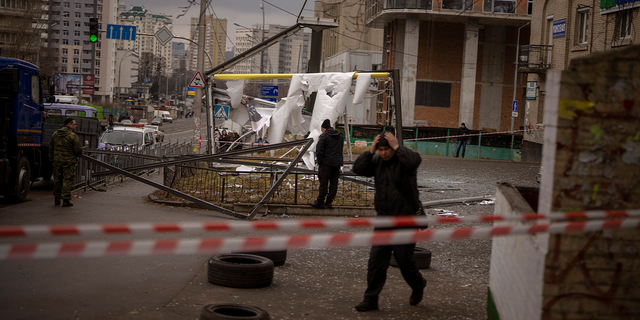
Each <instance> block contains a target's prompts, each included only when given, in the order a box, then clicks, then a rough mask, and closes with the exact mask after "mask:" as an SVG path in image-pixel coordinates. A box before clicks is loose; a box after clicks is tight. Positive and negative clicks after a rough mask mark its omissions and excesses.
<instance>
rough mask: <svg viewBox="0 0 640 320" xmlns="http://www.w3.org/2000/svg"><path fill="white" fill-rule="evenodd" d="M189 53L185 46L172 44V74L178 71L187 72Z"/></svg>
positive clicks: (178, 43) (179, 43)
mask: <svg viewBox="0 0 640 320" xmlns="http://www.w3.org/2000/svg"><path fill="white" fill-rule="evenodd" d="M188 55H189V52H188V51H187V49H185V44H184V43H181V42H173V43H172V44H171V69H172V73H175V72H176V71H178V70H183V71H184V70H187V58H188Z"/></svg>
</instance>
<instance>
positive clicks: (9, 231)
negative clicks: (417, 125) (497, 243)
mask: <svg viewBox="0 0 640 320" xmlns="http://www.w3.org/2000/svg"><path fill="white" fill-rule="evenodd" d="M631 217H640V209H636V210H617V211H613V210H611V211H586V212H565V213H555V214H538V213H530V214H523V215H517V216H502V215H483V216H470V217H464V218H459V217H414V216H400V217H378V218H355V219H310V220H295V219H291V220H270V221H221V222H182V223H127V224H78V225H26V226H0V239H1V238H16V237H23V238H35V237H53V236H80V235H82V236H96V235H114V234H130V235H143V234H155V233H183V232H215V231H259V230H308V229H329V228H366V227H379V228H385V227H387V228H388V227H418V226H426V225H431V224H438V223H461V222H494V221H535V220H543V219H548V220H554V221H559V220H578V219H591V220H593V219H608V218H631Z"/></svg>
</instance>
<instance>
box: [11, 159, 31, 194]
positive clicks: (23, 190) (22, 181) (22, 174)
mask: <svg viewBox="0 0 640 320" xmlns="http://www.w3.org/2000/svg"><path fill="white" fill-rule="evenodd" d="M11 176H12V180H11V181H13V182H14V184H13V186H12V187H11V190H10V191H9V193H8V194H6V195H5V198H7V200H9V201H10V202H23V201H24V200H25V199H27V194H28V193H29V187H30V186H31V167H30V166H29V160H28V159H27V158H24V157H20V159H19V160H18V166H17V167H16V171H15V172H14V173H13V174H12V175H11Z"/></svg>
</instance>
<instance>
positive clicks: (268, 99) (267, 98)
mask: <svg viewBox="0 0 640 320" xmlns="http://www.w3.org/2000/svg"><path fill="white" fill-rule="evenodd" d="M262 100H267V101H271V102H278V98H272V97H262Z"/></svg>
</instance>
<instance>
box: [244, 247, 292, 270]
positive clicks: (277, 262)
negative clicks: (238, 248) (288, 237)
mask: <svg viewBox="0 0 640 320" xmlns="http://www.w3.org/2000/svg"><path fill="white" fill-rule="evenodd" d="M244 253H246V254H253V255H256V256H261V257H265V258H268V259H270V260H271V261H273V266H274V267H278V266H281V265H283V264H284V263H285V261H287V250H282V251H264V252H259V251H257V252H244Z"/></svg>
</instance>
